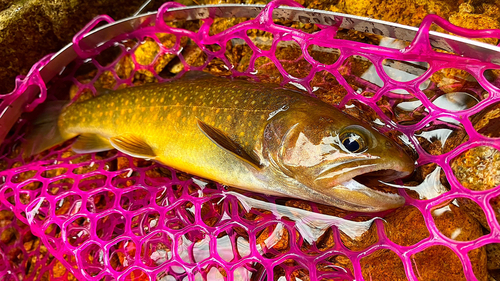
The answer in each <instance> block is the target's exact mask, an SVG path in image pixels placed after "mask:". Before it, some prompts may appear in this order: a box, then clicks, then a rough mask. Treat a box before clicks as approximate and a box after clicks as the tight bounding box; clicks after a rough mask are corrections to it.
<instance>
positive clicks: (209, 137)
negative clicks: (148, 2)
mask: <svg viewBox="0 0 500 281" xmlns="http://www.w3.org/2000/svg"><path fill="white" fill-rule="evenodd" d="M40 120H42V122H40V123H41V124H38V125H37V127H36V128H35V129H34V131H33V132H32V133H31V134H29V135H28V136H27V142H26V143H25V146H24V148H25V151H27V152H28V154H36V153H39V152H41V151H43V150H45V149H48V148H50V147H52V146H54V145H56V144H58V143H61V142H63V141H65V140H68V139H71V138H74V137H76V136H78V139H77V140H76V141H75V142H74V143H73V145H72V149H73V150H74V151H75V152H77V153H90V152H99V151H105V150H109V149H113V148H116V149H117V150H119V151H122V152H123V153H125V154H128V155H131V156H133V157H138V158H145V159H152V160H155V161H158V162H160V163H162V164H165V165H167V166H170V167H173V168H175V169H178V170H180V171H184V172H187V173H190V174H193V175H196V176H199V177H203V178H206V179H210V180H213V181H216V182H219V183H222V184H225V185H228V186H233V187H237V188H241V189H245V190H250V191H254V192H260V193H265V194H269V195H278V196H286V197H294V198H300V199H305V200H310V201H314V202H317V203H323V204H328V205H333V206H336V207H339V208H342V209H345V210H352V211H360V212H377V211H382V210H386V209H391V208H396V207H399V206H401V205H402V204H404V198H403V197H401V196H399V195H397V194H389V193H384V192H381V191H376V190H374V189H371V188H369V187H367V186H365V185H363V184H361V183H360V182H359V181H358V180H357V179H358V178H360V177H362V176H364V177H370V178H372V179H375V180H383V181H392V180H394V179H396V178H400V177H404V176H407V175H409V174H410V173H412V171H413V169H414V161H413V160H412V159H411V158H410V157H409V156H407V155H406V154H405V153H404V152H403V150H402V149H401V148H400V147H398V146H397V145H396V143H394V142H393V141H391V140H389V139H388V138H386V137H385V136H383V135H382V134H380V133H378V132H377V131H375V130H374V129H372V128H371V127H370V126H368V125H366V124H362V123H361V122H359V121H357V120H354V119H352V118H351V117H349V116H347V115H345V114H343V113H342V112H341V111H339V110H337V109H335V108H333V107H332V106H330V105H328V104H326V103H324V102H322V101H320V100H317V99H315V98H312V97H308V96H305V95H303V94H301V93H299V92H295V91H292V90H286V89H282V88H278V87H276V86H275V85H269V84H260V83H259V84H257V83H252V82H247V81H240V80H237V81H234V80H230V79H227V78H217V77H213V76H211V75H207V74H197V75H196V77H193V75H192V74H191V75H189V77H183V78H181V79H178V80H176V81H173V82H170V83H164V84H150V85H144V86H138V87H132V88H126V89H122V90H118V91H114V92H111V93H106V94H102V95H100V96H97V97H95V98H93V99H90V100H87V101H84V102H80V103H73V104H71V105H68V106H65V107H64V108H63V109H62V111H59V112H58V111H54V110H53V109H51V110H50V111H49V112H47V113H45V115H44V116H42V117H41V119H40ZM51 130H52V134H51V136H50V137H47V135H48V132H50V131H51Z"/></svg>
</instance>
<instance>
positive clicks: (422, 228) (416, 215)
mask: <svg viewBox="0 0 500 281" xmlns="http://www.w3.org/2000/svg"><path fill="white" fill-rule="evenodd" d="M385 221H386V224H385V235H386V236H387V238H389V240H391V241H392V242H394V243H396V244H398V245H401V246H411V245H415V244H417V243H418V242H420V241H422V240H423V239H425V238H427V237H429V231H428V230H427V226H426V225H425V221H424V217H423V216H422V214H421V213H420V211H419V210H418V209H417V208H415V207H413V206H404V207H402V208H399V209H397V210H396V211H394V212H392V213H390V214H389V215H388V216H386V217H385ZM408 229H411V230H412V231H408Z"/></svg>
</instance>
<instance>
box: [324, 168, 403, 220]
mask: <svg viewBox="0 0 500 281" xmlns="http://www.w3.org/2000/svg"><path fill="white" fill-rule="evenodd" d="M411 172H412V171H409V170H394V169H380V170H376V171H368V172H365V173H360V171H358V172H357V173H356V174H355V175H351V177H348V178H346V179H345V180H343V181H342V182H341V183H338V184H335V185H333V186H330V187H329V188H327V190H325V191H324V192H325V193H327V194H328V195H330V196H332V197H333V198H336V203H337V204H335V205H337V206H338V207H340V208H342V209H344V210H348V211H355V212H368V213H373V212H381V211H385V210H389V209H395V208H398V207H401V206H402V205H404V203H405V199H404V198H403V197H402V196H400V195H399V194H398V193H394V192H395V189H394V188H391V187H388V186H386V185H383V184H381V182H391V181H393V180H395V179H399V178H403V177H406V176H408V175H409V174H411ZM339 202H340V204H339Z"/></svg>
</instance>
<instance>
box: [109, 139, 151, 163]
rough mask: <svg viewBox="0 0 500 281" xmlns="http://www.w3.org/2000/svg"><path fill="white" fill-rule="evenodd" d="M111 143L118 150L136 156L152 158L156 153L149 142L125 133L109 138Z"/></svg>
mask: <svg viewBox="0 0 500 281" xmlns="http://www.w3.org/2000/svg"><path fill="white" fill-rule="evenodd" d="M109 142H110V143H111V145H112V146H113V147H114V148H116V149H118V150H119V151H121V152H123V153H125V154H128V155H130V156H133V157H137V158H145V159H154V158H155V157H156V154H155V153H154V151H153V149H152V148H151V146H149V144H147V143H146V142H144V140H142V139H141V138H139V137H137V136H135V135H131V134H127V135H120V136H117V137H112V138H110V139H109Z"/></svg>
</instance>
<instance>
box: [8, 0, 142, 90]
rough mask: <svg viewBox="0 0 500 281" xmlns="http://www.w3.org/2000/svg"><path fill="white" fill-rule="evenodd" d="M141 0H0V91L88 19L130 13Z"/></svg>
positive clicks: (69, 40)
mask: <svg viewBox="0 0 500 281" xmlns="http://www.w3.org/2000/svg"><path fill="white" fill-rule="evenodd" d="M143 2H144V1H143V0H132V1H126V0H96V1H79V0H74V1H47V0H28V1H16V2H15V3H14V1H6V2H3V3H2V2H0V9H1V8H6V9H5V10H3V11H1V12H0V30H1V32H0V61H2V64H1V65H0V80H1V81H3V83H1V84H0V93H7V92H10V91H12V90H13V89H14V78H15V77H16V76H17V75H19V74H26V73H27V72H28V71H29V69H30V68H31V66H32V65H33V64H34V63H35V62H36V61H38V60H39V59H40V58H42V57H43V56H45V55H47V54H49V53H52V52H56V51H58V50H59V49H61V48H62V47H63V46H64V45H66V44H68V43H69V42H71V39H72V37H73V36H74V35H75V34H76V33H77V32H78V31H79V30H80V29H82V28H83V26H84V25H85V24H87V23H88V22H89V21H90V20H91V19H92V18H94V17H95V16H97V15H100V14H108V15H110V16H111V17H112V18H114V19H115V20H117V19H121V18H125V17H128V16H131V15H132V14H133V13H134V12H135V11H136V10H137V9H138V7H140V5H142V4H143Z"/></svg>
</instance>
